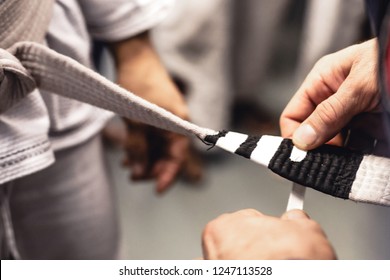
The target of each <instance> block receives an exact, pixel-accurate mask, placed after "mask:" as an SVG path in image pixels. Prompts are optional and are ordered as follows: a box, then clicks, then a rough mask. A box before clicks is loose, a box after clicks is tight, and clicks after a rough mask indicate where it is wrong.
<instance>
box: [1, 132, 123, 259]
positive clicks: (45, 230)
mask: <svg viewBox="0 0 390 280" xmlns="http://www.w3.org/2000/svg"><path fill="white" fill-rule="evenodd" d="M55 157H56V162H55V163H54V164H53V165H52V166H50V167H48V168H47V169H45V170H42V171H40V172H37V173H35V174H32V175H29V176H26V177H23V178H21V179H18V180H15V181H13V182H9V183H7V184H4V185H2V186H0V193H1V194H0V201H1V202H0V203H1V223H0V246H1V247H0V248H1V258H2V259H6V258H21V259H114V258H117V257H118V246H119V244H118V243H119V238H118V235H119V231H118V223H117V215H116V207H115V203H114V201H115V197H114V191H113V186H112V185H111V184H110V182H109V176H108V172H107V168H106V166H105V161H104V157H103V152H102V144H101V139H100V137H95V138H93V139H91V140H89V141H87V142H86V143H83V144H81V145H78V146H77V147H73V148H69V149H65V150H62V151H59V152H57V153H56V154H55Z"/></svg>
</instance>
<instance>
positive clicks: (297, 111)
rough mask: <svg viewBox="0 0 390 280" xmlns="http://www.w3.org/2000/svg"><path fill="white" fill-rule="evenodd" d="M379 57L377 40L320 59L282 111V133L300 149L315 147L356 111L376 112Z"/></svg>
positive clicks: (342, 126)
mask: <svg viewBox="0 0 390 280" xmlns="http://www.w3.org/2000/svg"><path fill="white" fill-rule="evenodd" d="M376 57H377V48H376V41H375V40H370V41H367V42H365V43H363V44H360V45H354V46H351V47H349V48H346V49H344V50H342V51H339V52H337V53H334V54H331V55H328V56H325V57H324V58H323V59H321V60H320V61H319V62H318V63H317V64H316V65H315V67H314V68H313V70H312V71H311V72H310V73H309V75H308V76H307V78H306V80H305V81H304V83H303V84H302V86H301V87H300V88H299V90H298V91H297V93H296V94H295V95H294V97H293V98H292V99H291V101H290V102H289V104H288V105H287V106H286V108H285V110H284V111H283V113H282V115H281V119H280V126H281V131H282V136H283V137H291V138H292V140H293V142H294V144H295V145H296V146H297V147H298V148H300V149H303V150H310V149H314V148H316V147H318V146H320V145H322V144H324V143H326V142H328V141H330V140H331V139H332V138H334V137H336V136H337V135H338V134H339V133H340V131H341V130H342V129H343V128H344V127H346V126H347V124H348V123H349V122H350V121H351V119H352V118H353V117H354V116H356V115H357V114H360V113H364V112H375V111H377V110H378V105H379V93H378V88H377V70H376V63H377V59H376ZM332 141H333V143H336V142H335V141H334V140H332ZM338 143H340V141H339V142H338Z"/></svg>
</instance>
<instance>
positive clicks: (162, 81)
mask: <svg viewBox="0 0 390 280" xmlns="http://www.w3.org/2000/svg"><path fill="white" fill-rule="evenodd" d="M110 47H111V51H112V53H113V56H114V59H115V62H116V67H117V82H118V84H119V85H121V86H122V87H124V88H125V89H127V90H129V91H131V92H133V93H135V94H137V95H138V96H140V97H142V98H144V99H146V100H148V101H150V102H151V103H154V104H157V105H159V106H160V107H162V108H164V109H166V110H168V111H170V112H172V113H173V114H175V115H177V116H179V117H181V118H183V119H188V108H187V105H186V104H185V102H184V99H183V97H182V95H181V93H180V92H179V90H178V89H177V87H176V85H175V84H174V83H173V81H172V80H171V78H170V76H169V75H168V73H167V71H166V69H165V68H164V66H163V65H162V63H161V61H160V59H159V57H158V55H157V53H156V51H155V50H154V48H153V46H152V43H151V41H150V39H149V36H148V33H142V34H140V35H137V36H135V37H132V38H130V39H127V40H124V41H121V42H116V43H113V44H111V46H110ZM129 110H131V108H129ZM125 122H126V125H127V128H128V134H127V135H128V136H127V138H128V139H127V141H126V143H125V150H126V159H125V165H126V166H128V167H129V168H130V169H131V170H132V179H133V180H145V179H152V178H154V179H155V180H156V190H157V192H158V193H162V192H164V191H165V190H166V189H168V187H170V186H171V185H172V183H173V182H174V181H175V179H176V177H177V176H178V175H179V174H180V172H181V171H182V169H183V166H185V164H186V162H187V160H188V158H189V154H190V140H189V139H188V138H187V137H184V136H181V135H178V134H175V133H171V132H166V131H163V130H161V129H157V128H152V127H150V126H147V125H144V124H140V123H135V122H132V121H130V120H126V121H125ZM197 171H198V172H199V170H197ZM197 175H198V177H200V175H199V174H197ZM197 175H194V177H196V176H197Z"/></svg>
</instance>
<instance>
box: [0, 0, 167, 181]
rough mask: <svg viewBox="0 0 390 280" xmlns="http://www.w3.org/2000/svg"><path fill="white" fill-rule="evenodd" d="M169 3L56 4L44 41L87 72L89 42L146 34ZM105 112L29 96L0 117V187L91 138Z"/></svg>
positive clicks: (44, 95)
mask: <svg viewBox="0 0 390 280" xmlns="http://www.w3.org/2000/svg"><path fill="white" fill-rule="evenodd" d="M171 4H172V1H171V0H112V1H105V0H79V1H77V0H57V1H56V3H55V5H54V11H53V18H52V21H51V23H50V26H49V30H48V33H47V36H46V41H47V44H48V46H49V47H50V48H52V49H53V50H55V51H57V52H59V53H62V54H65V55H67V56H69V57H71V58H73V59H75V60H77V61H78V62H80V63H82V64H84V65H87V66H91V65H92V62H91V43H90V40H91V38H96V39H99V40H103V41H108V42H109V41H118V40H122V39H125V38H129V37H131V36H134V35H136V34H138V33H140V32H143V31H146V30H148V29H150V28H152V27H154V26H155V25H156V24H157V23H159V22H160V21H161V20H162V19H163V18H164V17H165V15H166V13H167V11H168V9H169V6H170V5H171ZM111 116H112V113H111V112H107V111H104V110H101V109H97V108H95V107H92V106H90V105H87V104H83V103H80V102H78V101H74V100H70V99H67V98H64V97H60V96H56V95H54V94H51V93H48V92H39V91H38V90H35V91H34V92H32V93H31V94H29V95H28V96H27V97H26V98H24V99H23V100H22V101H20V102H18V103H17V104H16V105H14V106H13V107H11V108H10V109H8V110H7V111H6V112H4V113H2V114H0V184H3V183H6V182H9V181H11V180H14V179H16V178H20V177H22V176H26V175H28V174H31V173H34V172H36V171H39V170H41V169H43V168H45V167H47V166H49V165H50V164H51V163H53V162H54V156H53V151H56V150H60V149H64V148H69V147H72V146H75V145H78V144H80V143H82V142H83V141H85V140H87V139H89V138H90V137H92V136H94V135H96V134H97V133H98V132H99V131H100V130H101V129H102V127H103V126H104V125H105V123H106V121H107V120H108V119H109V118H110V117H111Z"/></svg>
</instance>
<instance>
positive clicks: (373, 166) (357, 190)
mask: <svg viewBox="0 0 390 280" xmlns="http://www.w3.org/2000/svg"><path fill="white" fill-rule="evenodd" d="M389 170H390V159H389V158H384V157H377V156H373V155H366V156H364V157H363V160H362V162H361V163H360V166H359V169H358V171H357V173H356V178H355V181H354V182H353V184H352V188H351V192H350V194H349V199H351V200H354V201H358V202H367V203H374V204H380V205H386V206H390V172H389Z"/></svg>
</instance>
